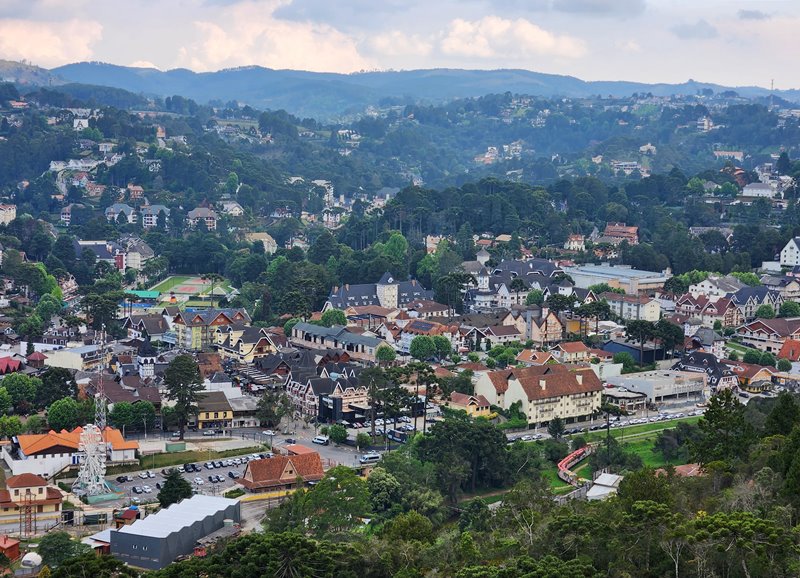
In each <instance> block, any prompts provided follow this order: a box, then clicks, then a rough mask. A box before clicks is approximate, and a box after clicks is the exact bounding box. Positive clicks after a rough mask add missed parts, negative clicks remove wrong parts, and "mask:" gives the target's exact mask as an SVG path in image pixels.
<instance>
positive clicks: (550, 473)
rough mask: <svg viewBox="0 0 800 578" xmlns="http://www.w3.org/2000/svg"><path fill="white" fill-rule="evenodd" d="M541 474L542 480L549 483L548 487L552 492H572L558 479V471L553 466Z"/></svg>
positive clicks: (565, 483) (570, 487)
mask: <svg viewBox="0 0 800 578" xmlns="http://www.w3.org/2000/svg"><path fill="white" fill-rule="evenodd" d="M541 474H542V477H543V478H544V479H546V480H547V481H548V482H550V487H551V488H552V490H553V491H554V492H556V493H562V492H564V491H567V492H569V491H572V486H570V485H569V484H568V483H567V482H565V481H564V480H562V479H561V478H559V477H558V471H557V470H556V467H555V466H553V467H552V468H550V469H547V470H542V471H541Z"/></svg>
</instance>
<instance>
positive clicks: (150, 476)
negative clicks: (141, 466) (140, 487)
mask: <svg viewBox="0 0 800 578" xmlns="http://www.w3.org/2000/svg"><path fill="white" fill-rule="evenodd" d="M147 477H148V478H155V477H156V475H155V474H154V473H153V472H151V471H150V470H147Z"/></svg>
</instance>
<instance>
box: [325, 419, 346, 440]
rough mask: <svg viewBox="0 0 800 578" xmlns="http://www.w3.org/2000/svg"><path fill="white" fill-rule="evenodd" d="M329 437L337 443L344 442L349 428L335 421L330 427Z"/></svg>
mask: <svg viewBox="0 0 800 578" xmlns="http://www.w3.org/2000/svg"><path fill="white" fill-rule="evenodd" d="M328 437H329V438H331V441H332V442H333V443H335V444H343V443H344V442H346V441H347V429H346V428H345V427H344V426H343V425H340V424H338V423H335V424H333V425H332V426H331V427H330V428H329V429H328Z"/></svg>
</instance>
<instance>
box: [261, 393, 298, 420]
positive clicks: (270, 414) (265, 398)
mask: <svg viewBox="0 0 800 578" xmlns="http://www.w3.org/2000/svg"><path fill="white" fill-rule="evenodd" d="M291 411H292V404H291V401H290V400H289V397H288V396H287V395H286V394H285V393H284V392H282V391H279V390H278V391H273V390H268V391H265V392H264V394H263V395H262V396H261V398H260V399H259V400H258V405H257V406H256V417H257V418H258V419H259V421H260V423H261V425H262V426H264V427H270V428H277V427H279V426H280V424H281V422H282V421H283V418H285V417H286V416H287V415H290V414H291Z"/></svg>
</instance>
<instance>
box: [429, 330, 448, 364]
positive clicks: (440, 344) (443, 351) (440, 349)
mask: <svg viewBox="0 0 800 578" xmlns="http://www.w3.org/2000/svg"><path fill="white" fill-rule="evenodd" d="M433 345H434V348H435V349H436V357H437V358H438V359H439V361H441V360H442V359H445V358H446V357H448V356H449V355H450V353H451V352H452V351H453V347H452V345H451V344H450V340H449V339H447V337H445V336H444V335H434V336H433Z"/></svg>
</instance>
